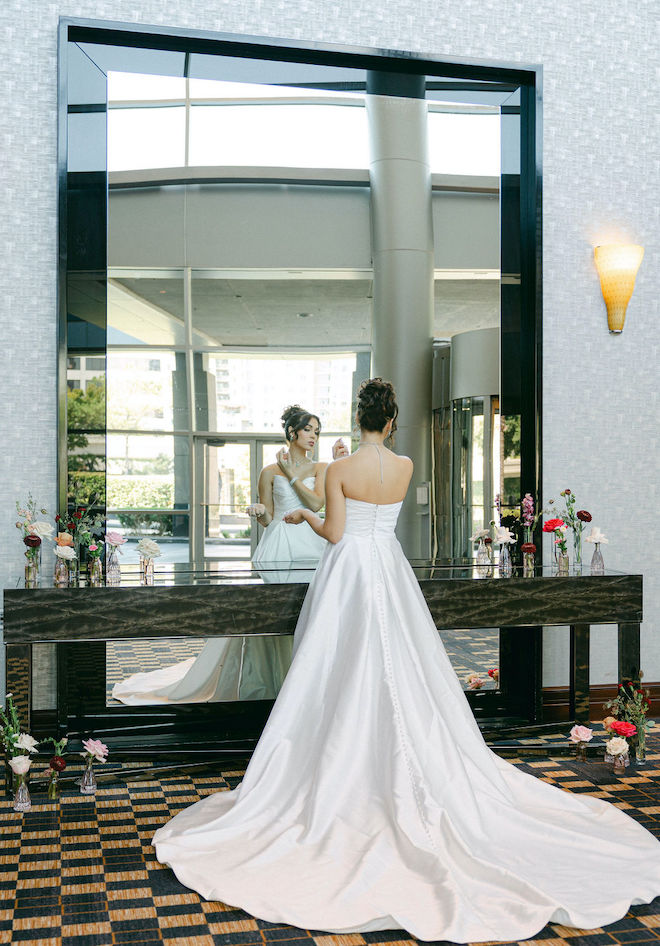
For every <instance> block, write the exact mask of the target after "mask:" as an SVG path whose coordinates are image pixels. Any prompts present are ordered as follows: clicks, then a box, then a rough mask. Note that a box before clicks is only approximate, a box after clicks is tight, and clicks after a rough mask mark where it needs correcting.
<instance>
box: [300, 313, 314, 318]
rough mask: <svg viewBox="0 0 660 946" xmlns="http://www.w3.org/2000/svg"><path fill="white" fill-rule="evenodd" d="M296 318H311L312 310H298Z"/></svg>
mask: <svg viewBox="0 0 660 946" xmlns="http://www.w3.org/2000/svg"><path fill="white" fill-rule="evenodd" d="M298 318H299V319H313V318H314V313H313V312H299V313H298Z"/></svg>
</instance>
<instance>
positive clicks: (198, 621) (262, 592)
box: [4, 561, 642, 759]
mask: <svg viewBox="0 0 660 946" xmlns="http://www.w3.org/2000/svg"><path fill="white" fill-rule="evenodd" d="M411 564H412V567H413V569H414V572H415V574H416V577H417V579H418V581H419V584H420V587H421V590H422V593H423V595H424V597H425V599H426V602H427V604H428V606H429V609H430V611H431V614H432V615H433V618H434V621H435V623H436V626H437V628H438V630H439V632H440V633H442V631H443V630H444V629H452V628H460V629H470V628H483V627H498V628H500V681H499V687H498V688H497V689H495V690H488V691H477V692H470V693H469V698H470V702H471V704H472V707H473V710H474V712H475V716H476V718H477V720H478V722H479V724H480V725H481V727H482V730H483V731H484V733H485V734H486V735H487V737H488V738H490V737H492V741H493V742H496V741H497V740H498V739H500V738H501V737H502V736H503V735H508V736H509V737H511V738H513V737H520V736H529V735H532V734H535V733H538V732H542V731H544V729H545V730H548V729H550V728H552V726H551V724H548V723H544V722H543V708H542V674H541V671H542V661H541V634H542V627H543V626H561V625H568V626H569V627H570V642H571V646H570V686H569V707H568V716H569V719H570V720H573V721H576V722H580V723H584V722H586V721H588V719H589V636H590V627H591V626H592V625H607V624H616V625H618V661H619V679H620V680H638V679H639V637H640V622H641V619H642V577H641V576H640V575H627V574H622V573H616V572H612V571H609V572H606V573H605V574H604V575H600V576H592V575H590V574H572V575H570V576H561V575H560V576H558V575H557V574H556V571H555V570H554V569H552V568H536V569H535V571H534V573H533V574H530V573H529V572H528V571H526V572H525V573H524V575H523V572H522V570H518V569H514V570H513V575H512V577H510V578H502V577H500V576H499V575H498V573H497V570H495V574H494V575H493V574H492V573H491V574H484V570H483V568H482V567H480V566H479V565H478V564H477V563H471V564H465V563H463V564H451V563H447V562H435V561H424V562H412V563H411ZM279 567H280V566H279V565H277V563H273V568H274V569H275V570H277V569H278V568H279ZM288 568H289V570H290V563H289V566H288ZM308 577H309V571H308V570H306V569H304V568H302V569H301V580H300V582H299V583H298V582H295V581H294V582H291V581H288V582H286V583H278V582H277V581H268V580H267V575H264V567H263V565H260V566H259V570H258V571H256V570H254V569H252V568H251V567H250V565H249V563H244V564H240V563H236V564H235V565H234V567H228V565H227V563H218V562H215V563H213V562H210V563H209V562H207V563H204V564H202V565H199V566H196V565H190V564H180V565H176V564H175V565H172V564H166V563H162V564H161V563H158V564H157V565H156V568H155V573H154V578H153V584H150V585H145V584H144V583H143V579H142V577H141V576H140V573H139V570H138V569H137V568H136V567H133V568H132V567H130V566H127V567H124V568H122V574H121V585H119V586H116V585H115V586H111V585H109V584H102V585H100V586H90V585H86V584H85V583H84V582H81V583H80V584H79V586H77V587H57V586H56V585H54V583H52V582H49V581H47V580H45V579H42V580H41V582H40V584H39V586H38V587H31V588H25V587H23V586H22V583H21V586H19V587H15V588H12V589H8V590H6V591H5V592H4V637H5V647H6V656H7V682H8V689H11V690H13V692H14V693H15V698H16V702H17V706H18V707H19V709H20V712H21V713H22V714H23V718H24V719H25V722H26V725H27V726H28V728H29V729H30V731H32V732H36V733H37V734H39V732H40V728H41V729H42V731H43V734H44V735H52V734H53V726H56V730H57V734H58V735H59V736H62V735H65V734H68V735H69V736H70V738H71V739H72V740H81V739H82V738H84V737H86V736H89V735H90V734H93V735H95V736H97V737H99V738H102V739H103V741H104V742H105V743H107V744H109V745H110V746H111V748H112V751H113V756H114V757H115V758H117V757H118V753H123V754H124V755H125V756H127V757H131V756H132V757H135V758H148V757H150V756H154V757H159V758H163V757H167V758H170V759H171V758H175V757H176V758H189V757H191V756H204V757H210V756H212V755H217V756H220V757H229V756H232V755H234V756H238V755H241V754H244V755H245V754H249V752H250V750H251V748H252V747H253V746H254V744H255V743H256V740H257V739H258V736H259V733H260V732H261V728H262V727H263V725H264V723H265V720H266V718H267V716H268V713H269V711H270V707H271V706H272V701H268V700H260V701H255V702H250V701H248V702H246V703H243V704H236V703H234V704H218V703H206V704H188V705H184V706H169V707H160V706H141V707H131V706H108V705H106V695H105V687H106V666H105V645H106V642H107V641H122V640H123V641H126V640H128V639H131V638H152V639H153V638H161V639H168V638H173V637H176V638H193V637H195V638H200V637H203V638H211V637H225V636H250V635H266V636H281V635H290V634H292V632H293V630H294V628H295V625H296V620H297V616H298V612H299V610H300V607H301V604H302V601H303V599H304V596H305V592H306V587H307V585H306V583H307V580H308ZM43 642H51V643H52V642H55V643H56V644H57V651H58V659H57V664H58V671H57V672H58V695H57V707H56V720H53V718H52V714H51V717H50V718H49V719H48V720H46V719H45V717H44V719H40V718H39V715H38V714H34V715H33V716H32V718H31V719H30V713H31V704H32V699H31V692H30V689H31V679H30V668H31V648H32V646H33V645H34V644H37V643H43ZM54 709H55V708H54ZM46 724H48V725H49V726H50V727H51V728H50V730H49V731H48V732H47V731H46V728H45V727H46ZM552 725H554V728H555V729H556V723H555V724H552ZM565 729H566V724H565V723H563V725H562V730H565ZM564 739H565V736H564Z"/></svg>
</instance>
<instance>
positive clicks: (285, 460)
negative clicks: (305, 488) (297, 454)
mask: <svg viewBox="0 0 660 946" xmlns="http://www.w3.org/2000/svg"><path fill="white" fill-rule="evenodd" d="M276 459H277V465H278V466H279V468H280V470H281V471H282V473H284V475H285V476H286V477H288V478H289V479H291V477H292V476H293V475H294V474H293V460H292V459H291V454H290V453H289V451H288V450H287V448H286V447H282V449H281V450H278V451H277V457H276Z"/></svg>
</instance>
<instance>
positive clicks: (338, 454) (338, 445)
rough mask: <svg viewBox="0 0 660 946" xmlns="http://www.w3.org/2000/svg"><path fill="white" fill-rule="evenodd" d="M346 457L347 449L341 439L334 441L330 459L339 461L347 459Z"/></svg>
mask: <svg viewBox="0 0 660 946" xmlns="http://www.w3.org/2000/svg"><path fill="white" fill-rule="evenodd" d="M348 455H349V453H348V447H347V446H346V444H345V443H344V441H343V440H342V439H341V437H340V438H339V440H335V442H334V443H333V445H332V459H333V460H341V458H342V457H347V456H348Z"/></svg>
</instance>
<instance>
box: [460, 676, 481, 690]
mask: <svg viewBox="0 0 660 946" xmlns="http://www.w3.org/2000/svg"><path fill="white" fill-rule="evenodd" d="M465 682H466V683H467V688H468V690H480V689H481V688H482V687H483V686H485V684H486V681H485V680H484V678H483V677H482V676H481V675H480V674H478V673H469V674H468V675H467V677H466V678H465Z"/></svg>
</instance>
